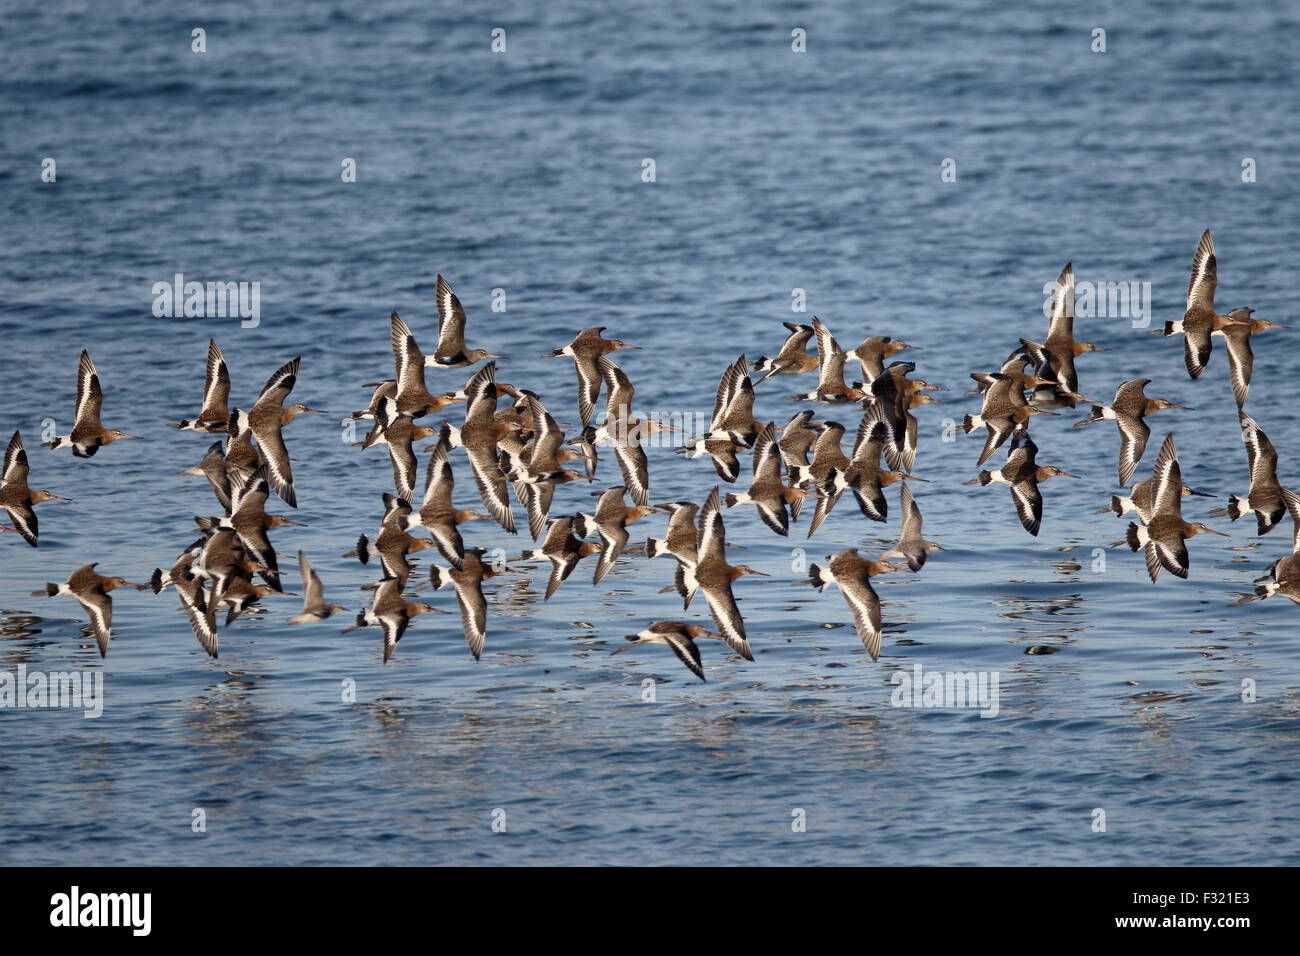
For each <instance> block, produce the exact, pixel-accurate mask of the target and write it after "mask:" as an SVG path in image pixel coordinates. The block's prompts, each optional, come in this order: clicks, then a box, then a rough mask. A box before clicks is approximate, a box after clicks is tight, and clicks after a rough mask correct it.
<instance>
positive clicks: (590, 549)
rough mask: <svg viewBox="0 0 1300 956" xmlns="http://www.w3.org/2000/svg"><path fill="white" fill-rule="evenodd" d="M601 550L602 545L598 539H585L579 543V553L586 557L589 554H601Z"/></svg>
mask: <svg viewBox="0 0 1300 956" xmlns="http://www.w3.org/2000/svg"><path fill="white" fill-rule="evenodd" d="M600 551H601V546H600V544H599V542H596V541H584V542H582V544H580V545H578V554H580V555H582V556H583V557H584V558H585V557H587V555H589V554H599V553H600Z"/></svg>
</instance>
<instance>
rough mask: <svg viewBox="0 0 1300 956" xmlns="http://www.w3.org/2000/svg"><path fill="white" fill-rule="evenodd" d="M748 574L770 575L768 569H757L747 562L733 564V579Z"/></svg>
mask: <svg viewBox="0 0 1300 956" xmlns="http://www.w3.org/2000/svg"><path fill="white" fill-rule="evenodd" d="M746 574H757V575H758V576H759V577H761V578H765V577H768V576H769V575H768V574H767V572H766V571H755V570H754V569H753V568H751V567H750V566H749V565H747V564H737V565H735V566H733V567H732V569H731V579H732V580H733V581H734V580H735V579H736V578H741V577H744V576H745V575H746Z"/></svg>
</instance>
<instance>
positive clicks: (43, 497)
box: [32, 491, 72, 505]
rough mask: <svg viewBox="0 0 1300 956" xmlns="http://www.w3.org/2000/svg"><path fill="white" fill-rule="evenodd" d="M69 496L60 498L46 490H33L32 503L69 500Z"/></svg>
mask: <svg viewBox="0 0 1300 956" xmlns="http://www.w3.org/2000/svg"><path fill="white" fill-rule="evenodd" d="M71 500H72V499H71V498H60V497H59V496H58V495H52V494H50V493H49V492H48V491H33V492H32V504H34V505H35V504H40V503H41V502H42V501H71Z"/></svg>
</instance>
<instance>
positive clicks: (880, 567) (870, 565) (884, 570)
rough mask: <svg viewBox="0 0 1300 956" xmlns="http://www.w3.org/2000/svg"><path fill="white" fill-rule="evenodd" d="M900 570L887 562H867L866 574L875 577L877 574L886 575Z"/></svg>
mask: <svg viewBox="0 0 1300 956" xmlns="http://www.w3.org/2000/svg"><path fill="white" fill-rule="evenodd" d="M898 570H900V569H899V567H898V566H897V565H894V564H890V563H889V562H888V561H868V562H867V574H869V575H871V576H872V577H875V576H876V575H877V574H888V573H889V572H890V571H898Z"/></svg>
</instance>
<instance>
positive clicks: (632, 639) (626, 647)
mask: <svg viewBox="0 0 1300 956" xmlns="http://www.w3.org/2000/svg"><path fill="white" fill-rule="evenodd" d="M627 640H628V641H630V642H631V643H628V644H623V645H621V646H619V647H616V648H614V651H613V653H615V654H621V653H623V652H624V651H626V650H630V649H631V648H633V647H636V646H637V645H638V644H640V643H641V642H640V641H639V640H637V636H636V635H635V634H632V635H630V636H629V637H628V638H627Z"/></svg>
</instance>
